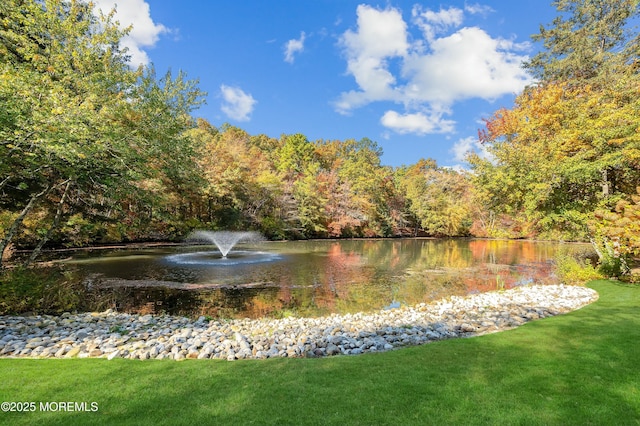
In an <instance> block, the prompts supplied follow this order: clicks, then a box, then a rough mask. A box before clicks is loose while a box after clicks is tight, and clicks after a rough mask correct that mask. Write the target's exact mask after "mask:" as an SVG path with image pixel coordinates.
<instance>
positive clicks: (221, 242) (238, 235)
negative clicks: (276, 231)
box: [187, 231, 264, 258]
mask: <svg viewBox="0 0 640 426" xmlns="http://www.w3.org/2000/svg"><path fill="white" fill-rule="evenodd" d="M263 240H264V237H263V236H262V235H261V234H260V233H259V232H253V231H250V232H246V231H242V232H238V231H195V232H193V233H192V234H191V235H190V236H189V237H188V238H187V241H205V242H212V243H214V244H215V245H216V247H218V250H220V253H221V254H222V257H223V258H226V257H227V255H228V254H229V252H230V251H231V249H233V247H234V246H235V245H236V244H238V243H239V242H258V241H263Z"/></svg>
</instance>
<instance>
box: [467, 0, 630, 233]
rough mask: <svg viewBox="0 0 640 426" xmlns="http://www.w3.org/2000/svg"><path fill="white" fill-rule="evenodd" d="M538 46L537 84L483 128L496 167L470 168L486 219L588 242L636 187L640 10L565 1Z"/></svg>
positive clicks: (483, 162)
mask: <svg viewBox="0 0 640 426" xmlns="http://www.w3.org/2000/svg"><path fill="white" fill-rule="evenodd" d="M554 5H556V6H557V7H558V10H559V11H560V12H561V15H560V16H559V17H558V18H557V19H556V20H554V21H553V23H552V25H551V26H550V27H542V28H541V32H540V34H539V35H536V36H534V37H533V38H534V40H537V41H543V44H544V49H543V50H542V51H541V52H540V53H539V54H538V55H536V56H535V57H534V58H533V59H532V60H531V61H530V62H529V63H528V64H527V67H528V68H529V69H530V70H532V71H533V72H534V74H536V76H537V77H538V78H539V79H540V81H539V83H538V84H537V85H536V86H533V87H529V88H527V89H526V90H525V91H524V92H523V93H522V94H521V95H519V96H518V97H517V99H516V106H515V107H514V108H513V109H511V110H506V109H502V110H500V111H497V112H496V113H495V114H494V115H493V117H492V118H491V119H489V120H487V130H486V131H485V132H481V140H482V141H483V142H484V143H485V144H486V145H487V150H488V151H489V152H490V153H491V154H492V157H493V158H492V160H491V161H489V160H487V159H481V158H479V157H478V156H475V157H472V158H471V163H472V165H473V167H474V171H475V173H474V186H475V187H476V190H477V192H478V193H479V194H480V195H481V200H482V201H483V204H484V205H485V208H486V209H487V210H490V211H492V212H494V213H495V214H496V215H508V216H509V217H511V218H512V219H513V221H514V222H516V223H521V224H522V226H521V227H520V229H512V230H513V231H519V234H520V235H519V236H523V237H552V238H563V239H586V238H588V237H590V236H592V235H591V234H590V231H589V229H588V226H587V222H588V220H589V217H590V216H591V215H592V214H593V212H594V211H595V210H596V209H599V208H603V207H606V206H610V205H612V204H615V202H616V200H617V199H620V198H624V197H626V196H628V195H629V194H631V193H633V192H634V191H635V188H636V186H638V185H639V184H640V167H639V165H640V155H639V154H640V136H639V134H640V133H639V131H640V130H639V129H640V118H639V117H640V116H639V115H638V114H637V111H638V108H639V107H640V100H639V99H640V98H639V97H638V96H637V94H638V92H637V88H638V86H639V84H640V75H639V74H638V73H637V69H636V67H637V64H636V61H635V58H636V56H637V55H635V53H634V52H637V50H638V41H639V39H638V38H637V37H634V34H633V33H630V32H629V31H628V29H629V27H628V25H629V23H630V22H631V21H632V19H633V18H635V17H637V16H638V2H637V1H636V0H616V1H613V2H605V1H602V0H573V1H572V0H561V1H556V2H554Z"/></svg>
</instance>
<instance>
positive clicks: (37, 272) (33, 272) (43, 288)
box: [0, 268, 86, 315]
mask: <svg viewBox="0 0 640 426" xmlns="http://www.w3.org/2000/svg"><path fill="white" fill-rule="evenodd" d="M85 300H86V290H85V288H84V286H83V285H82V283H80V281H79V280H78V279H77V277H75V276H74V274H73V273H72V272H67V271H64V270H62V269H58V268H46V269H41V268H40V269H27V268H14V269H5V270H2V271H1V272H0V315H15V314H21V313H24V312H31V313H38V314H60V313H62V312H66V311H72V310H77V309H82V307H83V306H84V305H83V304H84V303H85Z"/></svg>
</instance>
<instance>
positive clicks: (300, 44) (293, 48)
mask: <svg viewBox="0 0 640 426" xmlns="http://www.w3.org/2000/svg"><path fill="white" fill-rule="evenodd" d="M305 37H306V35H305V33H304V31H302V32H301V33H300V38H299V39H291V40H289V41H288V42H286V43H285V45H284V60H285V62H289V63H290V64H292V63H293V61H294V59H295V58H294V55H295V54H296V53H298V52H302V51H303V50H304V39H305Z"/></svg>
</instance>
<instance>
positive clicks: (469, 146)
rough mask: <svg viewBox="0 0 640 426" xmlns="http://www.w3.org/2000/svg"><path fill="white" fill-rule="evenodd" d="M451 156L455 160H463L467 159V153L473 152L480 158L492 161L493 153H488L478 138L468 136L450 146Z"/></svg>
mask: <svg viewBox="0 0 640 426" xmlns="http://www.w3.org/2000/svg"><path fill="white" fill-rule="evenodd" d="M451 152H452V153H453V158H454V160H456V161H461V162H464V161H466V160H467V154H469V153H472V152H475V153H476V154H478V155H479V156H480V158H486V159H488V160H489V161H493V155H491V153H489V152H488V151H487V149H486V147H485V146H484V145H482V144H481V143H480V141H479V140H478V138H476V137H473V136H469V137H467V138H464V139H459V140H458V142H456V143H455V144H454V145H453V147H452V148H451Z"/></svg>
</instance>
